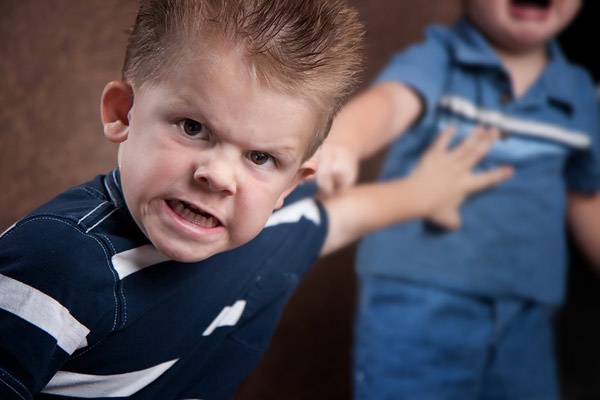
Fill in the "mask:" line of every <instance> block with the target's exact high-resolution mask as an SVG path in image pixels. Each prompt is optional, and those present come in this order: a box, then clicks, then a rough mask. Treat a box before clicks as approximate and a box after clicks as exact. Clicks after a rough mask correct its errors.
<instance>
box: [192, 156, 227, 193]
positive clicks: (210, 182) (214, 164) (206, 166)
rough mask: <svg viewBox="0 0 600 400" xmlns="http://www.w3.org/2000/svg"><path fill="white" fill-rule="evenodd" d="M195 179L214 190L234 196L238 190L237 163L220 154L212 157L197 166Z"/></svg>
mask: <svg viewBox="0 0 600 400" xmlns="http://www.w3.org/2000/svg"><path fill="white" fill-rule="evenodd" d="M194 180H195V181H196V182H198V183H200V184H201V185H203V186H204V187H206V188H208V189H210V190H211V191H213V192H223V193H224V194H226V195H228V196H232V195H234V194H235V192H236V183H235V163H233V162H231V161H229V160H227V159H225V158H221V157H218V156H217V157H212V159H211V160H210V161H208V162H205V163H203V164H201V165H199V166H198V167H197V168H196V171H195V172H194Z"/></svg>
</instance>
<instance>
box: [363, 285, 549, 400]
mask: <svg viewBox="0 0 600 400" xmlns="http://www.w3.org/2000/svg"><path fill="white" fill-rule="evenodd" d="M355 324H356V325H355V344H354V395H355V399H357V400H358V399H360V400H363V399H373V400H387V399H393V400H403V399H407V400H429V399H431V400H446V399H447V400H454V399H456V400H470V399H478V400H483V399H485V400H500V399H511V400H517V399H518V400H538V399H539V400H555V399H558V387H557V386H558V385H557V379H556V366H555V359H554V350H553V337H552V327H551V319H550V315H549V311H548V309H547V308H546V307H544V306H541V305H539V304H535V303H532V302H530V301H520V300H499V299H490V298H481V297H474V296H469V295H464V294H461V293H457V292H451V291H445V290H441V289H439V288H433V287H428V286H423V285H419V284H414V283H410V282H405V281H401V280H392V279H383V278H379V277H368V278H365V279H361V282H360V302H359V305H358V310H357V317H356V322H355Z"/></svg>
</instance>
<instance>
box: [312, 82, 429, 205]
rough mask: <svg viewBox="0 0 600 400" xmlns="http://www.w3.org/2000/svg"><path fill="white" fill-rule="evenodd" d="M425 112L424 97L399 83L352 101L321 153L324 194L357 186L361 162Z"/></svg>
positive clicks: (319, 178) (321, 189)
mask: <svg viewBox="0 0 600 400" xmlns="http://www.w3.org/2000/svg"><path fill="white" fill-rule="evenodd" d="M421 110H422V103H421V99H420V97H419V96H418V95H417V94H416V93H415V92H414V91H413V90H412V89H410V88H409V87H407V86H405V85H402V84H400V83H396V82H386V83H381V84H379V85H376V86H373V87H372V88H370V89H368V90H366V91H365V92H363V93H361V94H359V95H357V96H356V97H354V98H353V99H351V100H350V101H349V102H348V103H347V104H346V105H345V106H344V107H343V108H342V109H341V110H340V112H339V113H338V115H337V116H336V118H335V120H334V122H333V126H332V128H331V132H330V134H329V137H328V138H327V140H326V141H325V143H324V144H323V147H322V148H321V150H320V152H319V169H318V170H317V186H318V187H319V192H320V194H321V195H322V196H330V195H332V194H333V193H335V192H336V191H338V190H341V189H343V188H346V187H348V186H351V185H352V184H354V182H355V181H356V177H357V176H358V167H359V163H360V161H361V160H364V159H366V158H368V157H370V156H372V155H373V154H375V153H376V152H377V151H379V150H381V149H382V148H383V147H385V146H386V145H387V144H389V143H390V142H391V141H392V140H393V139H395V138H396V137H397V136H398V135H399V134H401V133H402V132H404V131H405V130H406V129H407V128H408V127H409V126H410V125H411V124H412V123H413V122H414V121H415V120H416V119H417V117H418V116H419V115H420V114H421Z"/></svg>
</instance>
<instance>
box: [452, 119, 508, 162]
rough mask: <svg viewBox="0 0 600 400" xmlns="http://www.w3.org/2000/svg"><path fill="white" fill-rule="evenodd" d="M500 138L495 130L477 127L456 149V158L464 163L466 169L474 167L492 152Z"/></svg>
mask: <svg viewBox="0 0 600 400" xmlns="http://www.w3.org/2000/svg"><path fill="white" fill-rule="evenodd" d="M497 138H498V132H497V130H495V129H486V128H483V127H481V126H477V127H476V128H474V129H473V132H471V134H470V135H468V136H467V137H466V138H465V139H464V140H463V141H462V142H461V143H460V144H459V145H458V146H457V147H456V149H455V152H454V156H455V157H456V158H458V159H460V160H462V161H463V163H464V164H463V165H465V166H466V167H469V168H471V167H473V166H474V165H475V164H477V163H478V162H479V161H481V159H482V158H483V157H485V155H486V154H487V153H488V152H489V151H490V149H491V147H492V146H493V145H494V142H495V141H496V139H497Z"/></svg>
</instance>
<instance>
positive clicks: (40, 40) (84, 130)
mask: <svg viewBox="0 0 600 400" xmlns="http://www.w3.org/2000/svg"><path fill="white" fill-rule="evenodd" d="M352 3H353V4H355V5H356V7H357V8H358V9H359V10H360V12H361V15H362V19H363V21H364V22H365V24H366V27H367V41H368V51H367V63H366V69H365V72H364V79H363V82H364V83H363V84H364V85H366V84H368V82H369V81H370V80H371V79H372V78H373V77H374V75H375V73H376V72H377V71H378V70H379V68H381V67H382V66H383V65H384V64H385V63H386V61H387V59H388V57H389V56H390V54H391V52H392V51H394V50H398V49H401V48H403V47H404V46H406V45H407V44H408V43H411V42H413V41H415V40H418V39H419V38H421V37H422V29H423V27H424V25H426V24H428V23H431V22H440V23H450V22H451V21H453V20H454V19H455V18H456V16H457V15H458V13H459V11H460V10H459V7H460V2H459V1H458V0H419V1H414V0H395V1H390V0H353V1H352ZM588 3H589V2H588ZM136 6H137V1H135V0H85V1H79V0H45V1H39V0H0V188H1V189H0V190H1V192H0V231H3V230H4V229H6V228H7V227H8V226H10V224H12V223H13V222H14V221H15V220H16V219H17V218H19V217H20V216H22V215H24V214H25V213H26V212H28V211H30V210H32V209H33V208H34V207H36V206H38V205H40V204H42V203H43V202H45V201H47V200H49V199H50V198H52V197H53V196H55V195H56V194H58V193H60V192H62V191H63V190H65V189H67V188H69V187H71V186H73V185H75V184H78V183H80V182H83V181H86V180H88V179H90V178H92V177H93V176H95V175H96V174H98V173H104V172H107V171H108V170H110V169H112V168H113V167H114V165H115V160H116V147H115V146H114V145H113V144H111V143H109V142H108V141H107V140H105V139H104V137H103V135H102V129H101V124H100V116H99V99H100V94H101V91H102V88H103V86H104V84H105V83H106V82H108V81H110V80H114V79H119V77H120V68H121V61H122V57H123V52H124V47H125V39H126V34H125V30H126V29H127V28H128V27H129V26H130V25H131V24H132V23H133V20H134V18H135V11H136ZM596 37H597V36H596ZM379 158H380V157H376V158H375V159H374V160H372V161H370V162H368V163H366V164H365V172H364V173H363V175H362V179H370V178H372V177H373V175H374V173H375V171H376V169H377V167H378V165H379ZM353 252H354V248H353V247H350V248H348V249H346V250H343V251H341V252H339V253H337V254H334V255H332V256H330V257H328V258H326V259H322V260H320V261H319V262H318V263H317V265H316V266H315V267H314V268H313V270H312V271H311V272H310V273H309V274H308V276H307V277H306V279H305V280H304V281H303V283H302V284H301V286H300V288H299V289H298V291H297V292H296V293H295V295H294V296H293V298H292V299H291V301H290V303H289V305H288V307H287V309H286V311H285V313H284V315H283V319H282V321H281V323H280V325H279V328H278V330H277V332H276V334H275V337H274V339H273V342H272V345H271V347H270V349H269V351H268V352H267V354H266V355H265V358H264V359H263V361H262V362H261V364H260V365H259V366H258V368H257V369H256V370H255V372H254V373H253V374H252V375H251V376H250V377H249V378H248V380H247V381H246V383H245V384H244V385H243V386H242V388H241V389H240V392H239V393H238V396H237V399H238V400H248V399H262V400H269V399H273V400H275V399H277V400H281V399H286V400H288V399H289V400H292V399H313V400H314V399H328V400H331V399H349V398H350V372H349V371H350V367H349V364H350V352H349V351H350V343H351V318H352V312H353V307H354V289H355V282H354V275H353V270H352V259H353ZM595 300H596V301H597V303H595V304H596V305H598V304H600V301H598V299H595ZM587 304H589V303H587ZM569 321H570V322H569V324H570V325H576V324H577V322H581V321H582V320H581V318H580V319H578V320H569ZM583 325H584V327H583V329H585V323H583ZM570 334H571V335H573V333H572V331H570ZM569 338H570V339H569V340H577V334H576V333H575V334H574V337H569ZM577 360H579V358H575V360H572V359H571V360H570V362H572V363H574V364H576V365H578V366H579V368H581V363H578V362H577ZM572 370H575V369H572ZM595 371H597V370H592V371H591V374H592V377H593V374H594V373H595ZM587 372H588V375H589V373H590V370H589V369H588V370H587ZM576 378H577V377H576V376H575V377H572V376H571V379H574V380H576ZM584 389H585V388H584ZM584 389H582V390H584ZM598 398H600V397H598ZM581 399H583V397H581Z"/></svg>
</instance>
